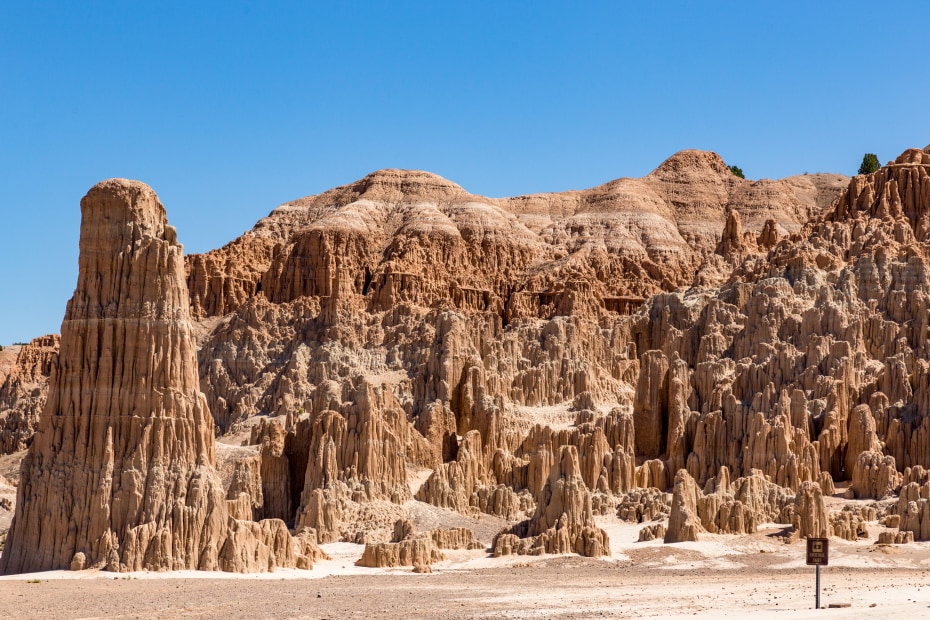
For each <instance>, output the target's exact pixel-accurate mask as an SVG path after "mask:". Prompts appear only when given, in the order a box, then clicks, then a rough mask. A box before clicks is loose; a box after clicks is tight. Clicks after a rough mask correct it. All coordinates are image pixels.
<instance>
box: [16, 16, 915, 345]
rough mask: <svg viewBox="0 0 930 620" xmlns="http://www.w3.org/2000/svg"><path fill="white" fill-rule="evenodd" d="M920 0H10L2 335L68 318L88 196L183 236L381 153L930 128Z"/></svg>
mask: <svg viewBox="0 0 930 620" xmlns="http://www.w3.org/2000/svg"><path fill="white" fill-rule="evenodd" d="M928 25H930V3H926V2H917V1H912V2H899V3H895V4H894V6H892V7H887V6H884V5H881V4H878V3H874V2H854V1H844V2H832V1H820V0H818V1H817V2H791V1H782V2H746V1H745V0H744V1H742V2H712V1H707V2H697V1H694V2H622V1H620V0H617V1H616V2H517V1H512V2H508V1H504V0H498V1H496V2H475V1H469V2H461V3H453V2H403V1H399V2H335V1H334V2H293V3H288V2H271V1H269V2H237V1H224V2H206V1H204V2H197V3H190V2H146V3H142V2H128V1H127V2H112V3H107V2H80V3H77V2H35V3H26V2H22V3H17V2H0V216H2V218H0V291H2V293H0V344H9V343H11V342H15V341H24V340H28V339H30V338H32V337H34V336H38V335H41V334H44V333H47V332H56V331H58V329H59V327H60V324H61V319H62V316H63V314H64V309H65V303H66V301H67V299H68V298H69V297H70V296H71V294H72V292H73V288H74V283H75V281H76V278H77V242H78V227H79V224H80V211H79V201H80V198H81V197H82V196H83V195H84V193H86V191H87V189H89V188H90V187H91V186H92V185H93V184H94V183H96V182H97V181H99V180H101V179H105V178H109V177H117V176H118V177H129V178H135V179H140V180H142V181H145V182H147V183H149V184H150V185H152V187H154V188H155V190H156V191H157V192H158V193H159V195H160V196H161V198H162V202H163V203H164V204H165V206H166V208H167V210H168V217H169V219H170V220H171V222H172V224H174V225H175V226H176V227H177V228H178V235H179V238H180V240H181V241H182V242H183V243H184V244H185V247H186V249H187V251H189V252H200V251H206V250H209V249H211V248H214V247H219V246H221V245H223V244H224V243H226V242H227V241H230V240H231V239H233V238H234V237H236V236H238V235H239V234H241V233H242V232H244V231H245V230H247V229H249V228H251V227H252V225H253V224H254V223H255V221H256V220H258V219H259V218H260V217H262V216H264V215H265V214H267V213H268V212H269V211H270V210H271V209H273V208H274V207H275V206H276V205H278V204H280V203H282V202H285V201H287V200H291V199H294V198H298V197H300V196H305V195H308V194H314V193H318V192H320V191H323V190H325V189H328V188H330V187H334V186H336V185H341V184H344V183H347V182H350V181H353V180H355V179H357V178H360V177H362V176H364V175H365V174H367V173H368V172H371V171H372V170H376V169H379V168H388V167H397V168H414V169H425V170H430V171H433V172H436V173H437V174H440V175H442V176H444V177H446V178H448V179H450V180H453V181H455V182H457V183H459V184H461V185H463V186H464V187H465V188H466V189H468V190H470V191H472V192H474V193H478V194H484V195H490V196H504V195H516V194H522V193H529V192H538V191H560V190H567V189H576V188H584V187H590V186H593V185H597V184H600V183H603V182H605V181H608V180H610V179H614V178H617V177H621V176H641V175H643V174H646V173H648V172H649V171H650V170H652V169H653V168H655V167H656V166H657V165H658V164H659V163H661V161H662V160H663V159H665V158H666V157H668V156H669V155H671V154H672V153H674V152H675V151H678V150H681V149H685V148H700V149H708V150H714V151H717V152H718V153H720V154H721V155H722V156H723V158H724V159H725V160H726V161H727V162H728V163H733V164H737V165H739V166H741V167H742V168H743V170H744V171H745V172H746V175H747V177H750V178H763V177H769V178H780V177H783V176H788V175H791V174H799V173H802V172H805V171H809V172H820V171H828V172H842V173H846V174H853V173H855V171H856V169H857V168H858V165H859V163H860V161H861V158H862V154H863V153H865V152H875V153H877V154H878V156H879V160H880V161H882V162H883V163H884V162H885V161H887V160H888V159H891V158H893V157H895V156H896V155H897V154H898V153H900V152H901V151H902V150H904V149H905V148H908V147H911V146H919V147H923V146H925V145H927V143H930V114H928V112H927V102H928V101H930V54H927V51H926V36H927V35H926V32H927V26H928Z"/></svg>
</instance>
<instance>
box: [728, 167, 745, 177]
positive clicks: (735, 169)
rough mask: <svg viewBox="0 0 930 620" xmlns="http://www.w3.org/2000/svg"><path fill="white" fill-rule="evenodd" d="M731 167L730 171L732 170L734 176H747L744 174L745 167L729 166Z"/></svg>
mask: <svg viewBox="0 0 930 620" xmlns="http://www.w3.org/2000/svg"><path fill="white" fill-rule="evenodd" d="M729 168H730V172H732V173H733V175H734V176H738V177H739V178H741V179H745V178H746V175H744V174H743V169H742V168H740V167H739V166H729Z"/></svg>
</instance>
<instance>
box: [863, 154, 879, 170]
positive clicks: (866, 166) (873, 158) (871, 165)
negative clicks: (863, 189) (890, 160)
mask: <svg viewBox="0 0 930 620" xmlns="http://www.w3.org/2000/svg"><path fill="white" fill-rule="evenodd" d="M879 168H881V165H879V163H878V155H876V154H875V153H866V154H865V155H863V156H862V165H861V166H859V174H872V173H873V172H875V171H876V170H878V169H879Z"/></svg>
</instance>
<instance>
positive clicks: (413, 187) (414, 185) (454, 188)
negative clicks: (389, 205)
mask: <svg viewBox="0 0 930 620" xmlns="http://www.w3.org/2000/svg"><path fill="white" fill-rule="evenodd" d="M345 189H351V190H354V191H355V192H356V193H357V194H358V196H359V198H366V199H369V200H381V201H391V202H405V201H408V200H427V199H428V200H448V199H452V198H457V197H460V196H463V195H466V194H467V193H468V192H466V191H465V190H464V189H462V187H461V186H459V185H457V184H455V183H453V182H452V181H449V180H447V179H444V178H443V177H441V176H439V175H438V174H433V173H432V172H426V171H423V170H401V169H398V168H384V169H381V170H376V171H374V172H372V173H371V174H368V175H366V176H365V177H363V178H361V179H359V180H358V181H355V182H354V183H350V184H349V185H347V186H345Z"/></svg>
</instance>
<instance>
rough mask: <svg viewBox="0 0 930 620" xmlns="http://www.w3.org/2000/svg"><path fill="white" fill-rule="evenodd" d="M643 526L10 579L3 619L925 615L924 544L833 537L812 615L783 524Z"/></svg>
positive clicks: (927, 566)
mask: <svg viewBox="0 0 930 620" xmlns="http://www.w3.org/2000/svg"><path fill="white" fill-rule="evenodd" d="M606 522H609V520H606V519H605V524H606ZM640 527H641V526H640V525H625V524H617V522H616V521H615V520H614V521H613V523H612V524H611V525H609V534H610V536H611V552H612V554H613V555H612V557H611V558H602V559H588V558H580V557H577V556H544V557H507V558H496V559H495V558H489V557H488V556H487V553H486V552H483V551H446V552H445V554H446V556H447V558H448V559H447V560H446V561H444V562H440V563H438V564H436V565H434V566H433V571H434V572H433V574H429V575H419V574H414V573H412V572H411V570H410V569H409V568H401V569H371V568H361V567H357V566H355V564H354V563H355V560H356V559H358V558H359V557H360V556H361V553H362V549H363V547H362V546H361V545H354V544H349V543H335V544H330V545H324V546H323V547H324V549H325V550H326V551H327V553H329V554H330V556H332V559H330V560H326V561H323V562H319V563H318V564H317V565H316V566H315V567H314V568H313V570H311V571H298V570H279V571H277V572H275V573H269V574H259V575H230V574H224V573H220V574H217V573H198V572H193V571H184V572H177V573H147V572H142V573H131V574H128V575H127V574H121V575H118V576H114V575H113V574H110V573H106V572H98V571H82V572H80V573H73V572H69V571H55V572H49V573H39V574H34V575H16V576H10V577H3V578H0V618H16V619H22V618H150V617H157V618H165V619H167V618H314V619H319V618H451V619H457V618H527V619H530V618H604V617H608V618H695V617H697V618H721V617H722V618H741V617H746V616H749V615H751V616H752V617H753V618H789V619H793V618H823V617H829V618H862V617H868V618H870V619H874V620H878V619H882V618H895V619H900V618H910V617H930V543H916V544H912V545H903V546H895V547H879V546H878V545H875V544H872V543H870V542H868V541H859V542H855V543H851V542H846V541H841V540H837V539H831V547H830V566H828V567H825V568H824V569H823V571H822V604H823V606H826V605H828V604H830V603H833V604H849V605H850V606H849V607H847V608H841V609H829V610H821V611H816V610H814V609H813V607H814V569H813V568H812V567H809V566H806V565H805V564H804V548H805V546H804V543H803V542H800V543H795V544H792V545H786V544H784V543H783V542H780V541H779V539H778V538H776V536H775V535H777V534H778V533H780V532H781V531H782V530H783V527H784V526H781V525H775V524H770V525H767V526H764V527H763V528H761V529H760V532H759V533H757V534H753V535H750V536H736V535H726V536H723V535H720V536H712V535H706V536H705V537H704V539H703V540H702V541H701V542H698V543H679V544H675V545H664V544H662V543H661V542H660V541H653V542H647V543H637V542H635V540H636V537H637V535H638V532H639V529H640ZM35 580H39V582H38V583H34V581H35ZM873 605H874V606H873Z"/></svg>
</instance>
